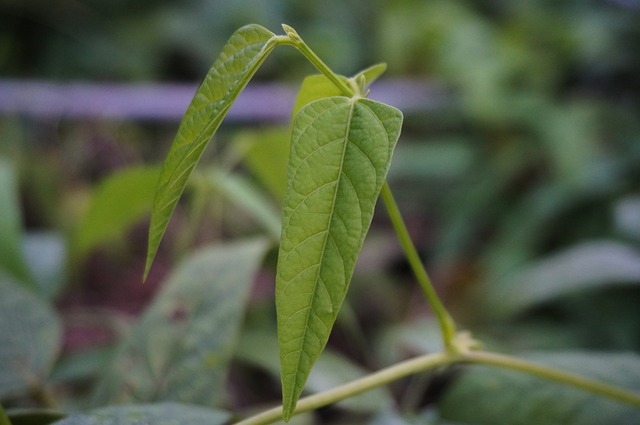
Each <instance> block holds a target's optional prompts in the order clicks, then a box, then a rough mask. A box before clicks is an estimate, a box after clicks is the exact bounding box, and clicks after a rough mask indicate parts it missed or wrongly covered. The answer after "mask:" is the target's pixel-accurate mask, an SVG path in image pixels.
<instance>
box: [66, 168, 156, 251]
mask: <svg viewBox="0 0 640 425" xmlns="http://www.w3.org/2000/svg"><path fill="white" fill-rule="evenodd" d="M159 174H160V170H159V169H158V168H157V167H133V168H129V169H125V170H122V171H118V172H116V173H114V174H112V175H111V176H109V177H107V178H106V179H105V180H104V181H102V182H101V183H100V184H99V185H98V187H97V188H96V189H95V192H94V194H93V196H92V199H91V201H90V205H89V209H88V211H87V214H86V215H85V217H84V218H83V220H82V221H81V222H80V224H79V226H78V228H77V230H76V233H75V239H74V243H73V245H72V246H73V249H74V251H75V254H76V255H78V254H79V255H83V254H86V253H87V252H88V251H90V250H91V249H93V248H95V247H96V246H98V245H101V244H104V243H107V242H112V241H114V240H117V239H118V237H119V236H121V235H123V234H125V232H127V231H128V230H129V228H130V227H131V226H132V225H133V224H135V223H136V222H137V221H138V220H140V219H141V218H143V217H144V216H145V214H147V213H148V212H149V211H150V210H151V205H152V203H153V194H154V188H155V185H156V182H157V181H158V175H159Z"/></svg>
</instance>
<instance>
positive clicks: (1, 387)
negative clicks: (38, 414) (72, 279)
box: [0, 278, 62, 398]
mask: <svg viewBox="0 0 640 425" xmlns="http://www.w3.org/2000/svg"><path fill="white" fill-rule="evenodd" d="M61 342H62V324H61V322H60V319H59V317H58V316H57V314H56V313H55V311H54V310H53V309H52V308H51V306H50V305H49V304H47V303H46V302H44V301H43V300H42V299H40V298H38V297H37V296H35V295H34V294H32V293H31V292H29V291H27V290H26V289H24V288H22V287H20V286H18V285H17V284H14V283H13V282H12V281H10V280H8V279H7V280H4V279H2V278H0V365H1V367H0V398H2V397H5V396H10V395H15V394H19V393H21V392H25V391H28V390H29V389H30V388H31V386H32V385H33V382H34V381H35V382H44V381H45V379H46V378H47V377H48V375H49V373H50V371H51V368H52V367H53V363H54V361H55V359H56V358H57V356H58V353H59V351H60V348H61Z"/></svg>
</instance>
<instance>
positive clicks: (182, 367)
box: [95, 239, 268, 406]
mask: <svg viewBox="0 0 640 425" xmlns="http://www.w3.org/2000/svg"><path fill="white" fill-rule="evenodd" d="M267 247H268V244H267V243H266V241H265V240H262V239H256V240H250V241H243V242H235V243H230V244H224V245H217V246H211V247H208V248H206V249H202V250H200V251H198V252H196V253H195V254H193V255H192V256H190V257H188V259H187V260H185V262H184V263H182V265H180V266H179V267H178V268H177V269H176V271H175V273H174V274H173V275H171V276H170V278H169V279H168V281H167V282H166V284H165V286H164V287H163V288H162V289H161V291H160V292H159V293H158V295H157V296H156V298H155V299H154V301H153V302H152V304H151V305H150V306H149V307H148V309H147V310H146V311H145V312H144V314H143V316H142V317H141V319H140V321H139V323H138V324H137V325H136V326H135V328H134V329H133V330H132V331H131V334H130V335H129V337H128V338H127V339H126V340H125V341H124V342H123V345H122V347H121V348H120V349H119V350H118V353H117V355H116V357H115V359H114V362H113V364H112V366H111V367H110V368H109V369H108V370H107V371H106V374H105V375H104V377H103V379H102V382H101V383H100V384H99V385H98V389H97V391H96V395H95V401H96V402H97V403H100V404H108V403H125V402H129V403H130V402H152V401H159V400H165V401H180V402H184V403H193V404H201V405H207V406H215V405H216V403H217V402H219V401H220V399H221V398H222V397H223V396H224V394H223V391H222V388H223V381H224V379H225V377H226V375H227V371H228V362H229V360H230V358H231V356H232V355H233V351H234V349H235V345H236V340H237V337H238V332H239V330H240V325H241V323H242V320H243V318H244V308H245V306H246V302H247V298H248V294H249V291H250V288H251V284H252V282H253V279H254V275H255V274H256V272H257V270H258V267H259V265H260V264H261V261H262V257H263V256H264V254H265V251H266V249H267Z"/></svg>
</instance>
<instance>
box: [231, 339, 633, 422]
mask: <svg viewBox="0 0 640 425" xmlns="http://www.w3.org/2000/svg"><path fill="white" fill-rule="evenodd" d="M457 363H467V364H484V365H490V366H497V367H502V368H506V369H513V370H517V371H520V372H524V373H528V374H530V375H534V376H538V377H541V378H544V379H548V380H551V381H555V382H559V383H561V384H564V385H567V386H572V387H575V388H580V389H583V390H585V391H588V392H591V393H594V394H598V395H603V396H606V397H609V398H612V399H616V400H619V401H622V402H624V403H628V404H630V405H634V406H640V394H638V393H634V392H632V391H628V390H625V389H622V388H618V387H614V386H612V385H609V384H605V383H602V382H598V381H595V380H592V379H588V378H584V377H582V376H579V375H576V374H573V373H568V372H564V371H562V370H558V369H554V368H551V367H548V366H544V365H540V364H537V363H533V362H530V361H527V360H522V359H518V358H515V357H511V356H505V355H501V354H496V353H490V352H485V351H472V352H468V353H448V352H443V353H436V354H426V355H424V356H420V357H416V358H414V359H410V360H405V361H403V362H400V363H397V364H395V365H393V366H390V367H388V368H385V369H382V370H380V371H378V372H375V373H372V374H370V375H367V376H365V377H363V378H360V379H357V380H355V381H351V382H349V383H347V384H345V385H341V386H339V387H336V388H334V389H331V390H328V391H325V392H322V393H318V394H313V395H310V396H308V397H304V398H301V399H300V400H299V401H298V404H297V406H296V411H295V414H296V415H297V414H300V413H305V412H310V411H312V410H316V409H319V408H321V407H324V406H328V405H330V404H333V403H337V402H339V401H341V400H345V399H347V398H350V397H353V396H355V395H358V394H360V393H363V392H365V391H369V390H372V389H374V388H377V387H381V386H383V385H387V384H390V383H391V382H393V381H396V380H398V379H401V378H404V377H407V376H410V375H414V374H417V373H424V372H427V371H430V370H434V369H436V368H438V367H444V366H450V365H453V364H457ZM281 419H282V406H279V407H275V408H273V409H269V410H266V411H264V412H262V413H259V414H257V415H255V416H252V417H250V418H247V419H245V420H242V421H240V422H237V423H236V425H265V424H270V423H273V422H276V421H279V420H281Z"/></svg>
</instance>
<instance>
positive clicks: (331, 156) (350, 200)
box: [276, 96, 402, 420]
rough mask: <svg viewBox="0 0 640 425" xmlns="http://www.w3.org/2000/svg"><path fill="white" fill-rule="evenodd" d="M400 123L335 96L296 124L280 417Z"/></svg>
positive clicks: (327, 324)
mask: <svg viewBox="0 0 640 425" xmlns="http://www.w3.org/2000/svg"><path fill="white" fill-rule="evenodd" d="M401 123H402V114H401V113H400V111H398V110H397V109H395V108H393V107H390V106H387V105H384V104H381V103H378V102H374V101H371V100H368V99H364V98H352V99H349V98H347V97H340V96H335V97H328V98H324V99H320V100H317V101H315V102H312V103H309V104H308V105H307V106H305V107H304V108H302V110H301V111H300V113H299V114H298V115H297V117H296V119H295V121H294V123H293V126H292V143H291V156H290V162H289V171H288V185H287V190H286V193H285V199H284V210H283V221H282V236H281V243H280V252H279V257H278V270H277V277H276V307H277V315H278V342H279V346H280V363H281V368H282V387H283V389H282V390H283V408H284V418H285V420H288V419H289V418H290V417H291V416H292V415H293V412H294V410H295V405H296V402H297V400H298V398H299V396H300V393H301V392H302V388H303V386H304V383H305V381H306V379H307V377H308V375H309V372H310V370H311V367H312V366H313V364H314V362H315V361H316V359H317V358H318V356H319V355H320V352H321V351H322V350H323V348H324V347H325V345H326V343H327V340H328V337H329V333H330V331H331V328H332V326H333V323H334V322H335V319H336V316H337V314H338V311H339V310H340V306H341V305H342V302H343V301H344V298H345V295H346V293H347V288H348V286H349V282H350V280H351V275H352V273H353V269H354V266H355V263H356V259H357V256H358V254H359V253H360V250H361V248H362V244H363V241H364V237H365V235H366V233H367V231H368V229H369V226H370V224H371V219H372V216H373V210H374V206H375V202H376V200H377V198H378V195H379V193H380V189H381V187H382V184H383V182H384V179H385V177H386V174H387V171H388V168H389V164H390V162H391V156H392V153H393V149H394V147H395V144H396V142H397V140H398V137H399V135H400V128H401Z"/></svg>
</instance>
